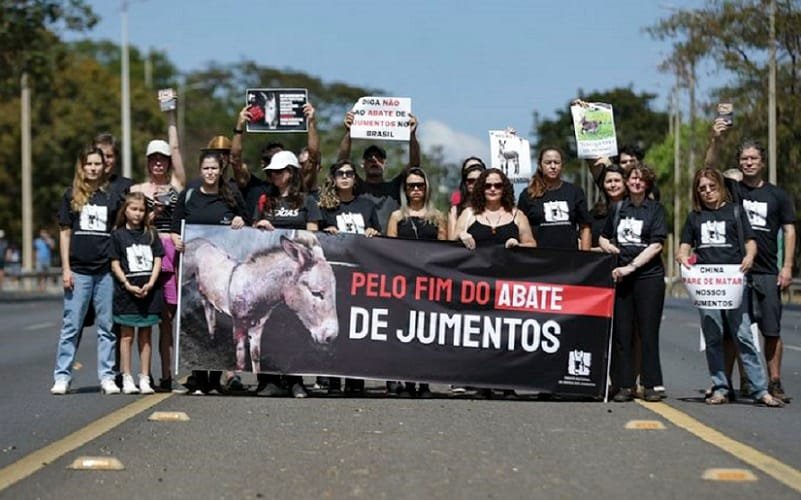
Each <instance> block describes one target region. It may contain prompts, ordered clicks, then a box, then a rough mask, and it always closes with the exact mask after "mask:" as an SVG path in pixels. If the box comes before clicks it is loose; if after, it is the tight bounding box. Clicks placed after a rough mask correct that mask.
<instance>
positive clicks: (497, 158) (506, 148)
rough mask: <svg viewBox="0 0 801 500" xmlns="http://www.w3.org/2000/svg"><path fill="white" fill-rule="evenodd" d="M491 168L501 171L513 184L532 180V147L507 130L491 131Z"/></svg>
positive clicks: (526, 141) (525, 140)
mask: <svg viewBox="0 0 801 500" xmlns="http://www.w3.org/2000/svg"><path fill="white" fill-rule="evenodd" d="M489 136H490V166H491V167H492V168H497V169H500V170H501V171H502V172H503V173H504V174H505V175H506V177H508V178H509V180H511V181H512V182H515V181H527V180H528V179H530V178H531V174H532V173H533V172H532V171H531V145H530V144H529V142H528V140H527V139H523V138H522V137H520V136H518V135H517V134H512V133H509V132H507V131H506V130H490V131H489Z"/></svg>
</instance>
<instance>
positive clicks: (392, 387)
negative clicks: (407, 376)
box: [387, 381, 403, 396]
mask: <svg viewBox="0 0 801 500" xmlns="http://www.w3.org/2000/svg"><path fill="white" fill-rule="evenodd" d="M402 390H403V384H401V383H400V382H394V381H390V382H387V394H388V395H390V396H394V395H398V394H400V393H401V391H402Z"/></svg>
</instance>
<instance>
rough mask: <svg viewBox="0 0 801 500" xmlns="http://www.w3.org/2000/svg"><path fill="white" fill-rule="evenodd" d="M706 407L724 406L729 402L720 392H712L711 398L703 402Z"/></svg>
mask: <svg viewBox="0 0 801 500" xmlns="http://www.w3.org/2000/svg"><path fill="white" fill-rule="evenodd" d="M704 401H705V402H706V404H708V405H725V404H726V403H728V402H729V397H728V396H727V395H725V394H723V393H720V392H713V393H712V395H711V396H709V397H708V398H706V399H705V400H704Z"/></svg>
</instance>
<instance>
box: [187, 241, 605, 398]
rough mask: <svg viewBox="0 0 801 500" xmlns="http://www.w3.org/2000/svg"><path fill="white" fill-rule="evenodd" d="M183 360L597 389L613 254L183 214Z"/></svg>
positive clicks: (595, 392) (592, 393)
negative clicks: (470, 245) (210, 221)
mask: <svg viewBox="0 0 801 500" xmlns="http://www.w3.org/2000/svg"><path fill="white" fill-rule="evenodd" d="M184 236H185V237H184V241H185V242H186V250H185V252H184V258H183V263H182V265H183V267H182V270H181V277H180V279H181V285H180V286H181V301H180V304H179V320H180V323H179V339H178V343H177V356H179V358H180V365H181V366H182V367H183V368H184V369H238V370H245V371H257V372H269V373H285V374H286V373H291V374H297V375H327V376H345V377H354V378H367V379H379V380H405V381H418V382H433V383H443V384H459V385H462V386H464V385H468V386H478V387H493V388H498V389H522V390H535V391H545V392H551V393H559V394H569V395H580V396H589V397H595V398H601V397H603V395H604V391H605V390H606V381H607V370H608V349H609V341H610V326H611V317H612V309H613V303H614V287H613V283H612V280H611V270H612V267H613V264H614V258H613V257H611V256H609V255H601V254H594V253H590V252H579V251H565V250H558V251H557V250H546V249H522V248H521V249H505V248H503V247H502V246H498V247H479V248H477V249H476V250H474V251H470V250H467V249H465V248H464V247H462V246H460V245H458V244H456V243H451V242H436V241H434V242H429V241H410V240H401V239H392V238H381V237H375V238H365V237H363V236H359V235H350V234H337V235H330V234H327V233H322V232H320V233H311V232H307V231H288V230H274V231H259V230H256V229H252V228H243V229H240V230H233V229H230V228H227V227H220V226H196V225H187V226H186V231H185V235H184Z"/></svg>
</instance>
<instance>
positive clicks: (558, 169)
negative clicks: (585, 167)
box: [517, 147, 591, 250]
mask: <svg viewBox="0 0 801 500" xmlns="http://www.w3.org/2000/svg"><path fill="white" fill-rule="evenodd" d="M563 161H564V160H563V155H562V151H560V150H559V149H557V148H552V147H548V148H544V149H542V150H541V151H540V154H539V159H538V162H537V163H538V165H539V168H538V169H537V171H536V172H535V173H534V175H533V176H532V177H531V182H530V183H529V186H528V189H526V190H525V191H523V192H522V193H520V197H519V198H518V201H517V208H518V209H519V210H520V211H521V212H523V213H524V214H526V217H527V218H528V222H529V224H530V225H531V230H532V231H533V232H534V234H536V235H537V243H538V244H539V246H540V247H541V248H564V249H573V250H575V249H576V248H578V249H579V250H589V249H590V243H591V232H590V214H589V213H588V212H587V199H586V198H585V196H584V191H582V190H581V188H579V187H577V186H575V185H573V184H571V183H569V182H567V181H563V180H562V164H563Z"/></svg>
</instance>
